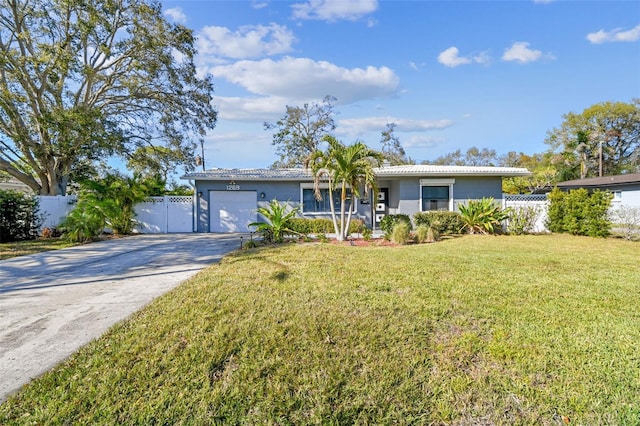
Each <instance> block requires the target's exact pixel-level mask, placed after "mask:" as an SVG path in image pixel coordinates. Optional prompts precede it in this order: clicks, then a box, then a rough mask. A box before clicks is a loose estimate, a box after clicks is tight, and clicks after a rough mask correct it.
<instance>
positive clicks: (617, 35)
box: [587, 25, 640, 44]
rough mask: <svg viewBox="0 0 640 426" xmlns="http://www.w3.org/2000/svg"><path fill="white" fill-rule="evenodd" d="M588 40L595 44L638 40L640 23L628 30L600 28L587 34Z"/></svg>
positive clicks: (639, 38)
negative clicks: (605, 29)
mask: <svg viewBox="0 0 640 426" xmlns="http://www.w3.org/2000/svg"><path fill="white" fill-rule="evenodd" d="M587 40H589V41H590V42H591V43H593V44H601V43H607V42H615V41H638V40H640V25H637V26H636V27H635V28H632V29H630V30H627V31H622V29H621V28H616V29H613V30H611V31H604V30H600V31H598V32H595V33H589V34H587Z"/></svg>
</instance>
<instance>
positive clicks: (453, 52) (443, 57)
mask: <svg viewBox="0 0 640 426" xmlns="http://www.w3.org/2000/svg"><path fill="white" fill-rule="evenodd" d="M438 62H440V63H441V64H442V65H445V66H447V67H451V68H455V67H457V66H458V65H464V64H470V63H471V59H469V58H463V57H461V56H458V48H457V47H450V48H448V49H446V50H444V51H442V52H440V54H439V55H438Z"/></svg>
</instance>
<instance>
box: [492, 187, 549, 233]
mask: <svg viewBox="0 0 640 426" xmlns="http://www.w3.org/2000/svg"><path fill="white" fill-rule="evenodd" d="M509 207H511V208H512V209H514V210H518V209H533V210H534V211H535V212H536V223H535V226H534V227H533V232H548V230H547V227H546V225H545V224H546V222H547V212H548V207H549V202H548V201H547V195H546V194H526V195H521V194H518V195H510V194H504V195H503V196H502V208H503V209H506V208H509Z"/></svg>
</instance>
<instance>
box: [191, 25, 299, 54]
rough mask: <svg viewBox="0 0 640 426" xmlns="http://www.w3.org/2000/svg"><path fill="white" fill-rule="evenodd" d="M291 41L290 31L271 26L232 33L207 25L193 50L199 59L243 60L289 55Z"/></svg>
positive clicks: (279, 26) (243, 29) (247, 28)
mask: <svg viewBox="0 0 640 426" xmlns="http://www.w3.org/2000/svg"><path fill="white" fill-rule="evenodd" d="M294 41H295V37H294V35H293V32H291V30H289V29H288V28H287V27H285V26H281V25H278V24H274V23H271V24H269V25H255V26H254V25H246V26H242V27H239V28H238V30H237V31H233V32H232V31H231V30H229V29H228V28H226V27H216V26H210V27H204V28H202V30H200V32H199V34H198V40H197V42H196V47H197V49H198V53H199V54H200V55H201V57H202V56H203V55H213V56H222V57H225V58H232V59H245V58H259V57H263V56H269V55H276V54H281V53H287V52H290V51H291V50H292V47H291V45H292V44H293V43H294ZM203 59H204V60H206V59H207V58H203Z"/></svg>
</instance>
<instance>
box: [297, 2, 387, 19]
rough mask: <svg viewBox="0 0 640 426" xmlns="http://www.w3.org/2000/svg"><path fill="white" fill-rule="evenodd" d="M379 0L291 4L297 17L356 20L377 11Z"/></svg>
mask: <svg viewBox="0 0 640 426" xmlns="http://www.w3.org/2000/svg"><path fill="white" fill-rule="evenodd" d="M377 8H378V0H308V1H307V2H305V3H296V4H294V5H292V6H291V9H293V17H294V18H295V19H314V20H320V21H329V22H334V21H338V20H342V19H345V20H349V21H355V20H358V19H360V18H361V17H363V16H365V15H368V14H369V13H372V12H375V11H376V9H377Z"/></svg>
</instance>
